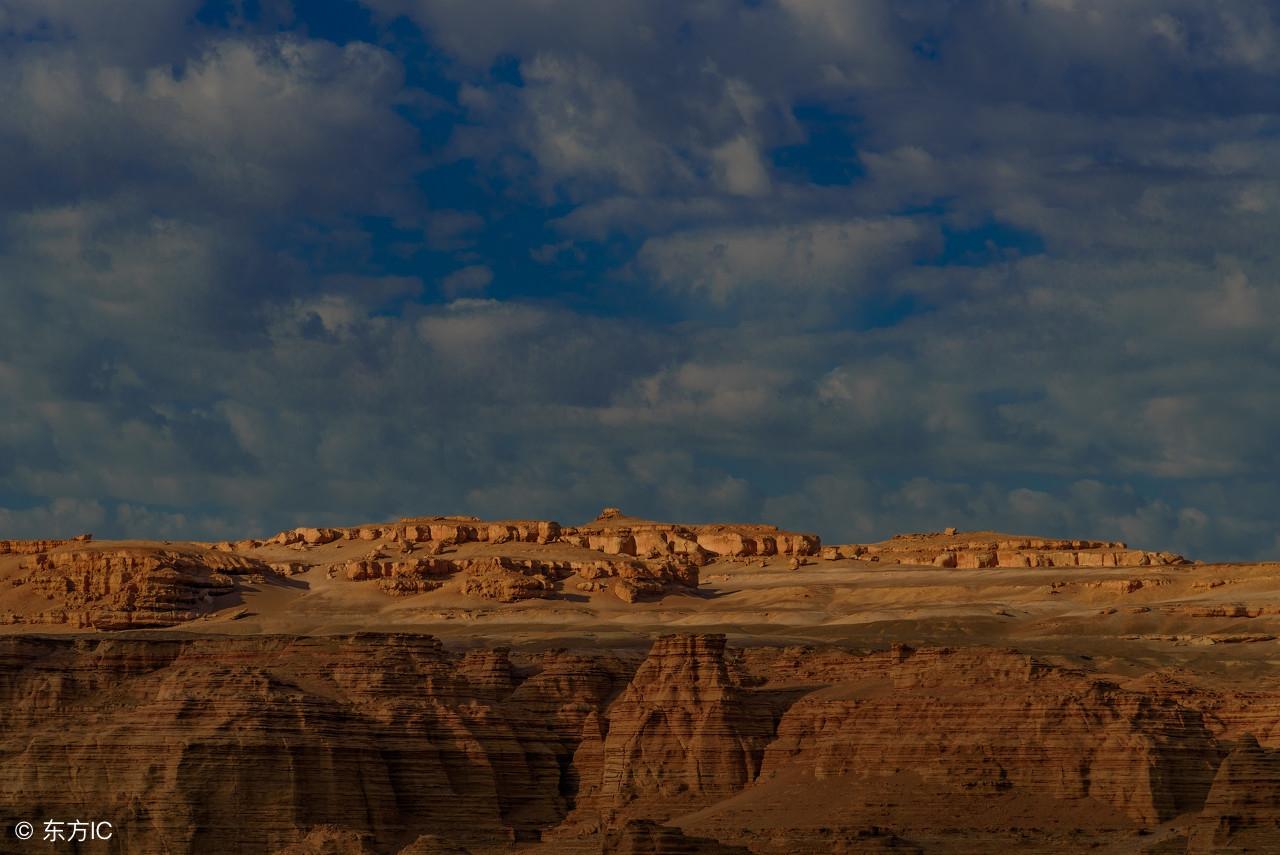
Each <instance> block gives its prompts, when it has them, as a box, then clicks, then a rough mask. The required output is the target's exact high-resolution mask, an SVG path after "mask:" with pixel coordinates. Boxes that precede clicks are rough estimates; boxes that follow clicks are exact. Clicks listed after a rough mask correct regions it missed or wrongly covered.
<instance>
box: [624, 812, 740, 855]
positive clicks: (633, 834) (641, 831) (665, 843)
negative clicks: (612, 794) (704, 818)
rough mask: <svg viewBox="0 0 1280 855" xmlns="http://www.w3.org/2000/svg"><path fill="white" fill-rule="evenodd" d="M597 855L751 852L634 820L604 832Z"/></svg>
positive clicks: (719, 854) (711, 854)
mask: <svg viewBox="0 0 1280 855" xmlns="http://www.w3.org/2000/svg"><path fill="white" fill-rule="evenodd" d="M600 855H751V850H750V849H747V848H746V847H745V846H726V845H725V844H723V843H720V842H719V841H716V840H708V839H707V838H705V837H690V836H687V835H685V833H684V832H682V831H681V830H680V829H678V828H672V827H671V826H667V825H660V824H658V823H656V822H653V821H652V820H647V819H637V820H631V821H629V822H627V823H625V824H624V825H623V826H622V827H621V828H617V829H613V830H610V831H607V832H605V834H604V839H603V840H602V841H601V843H600Z"/></svg>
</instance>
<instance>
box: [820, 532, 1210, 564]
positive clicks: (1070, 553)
mask: <svg viewBox="0 0 1280 855" xmlns="http://www.w3.org/2000/svg"><path fill="white" fill-rule="evenodd" d="M828 550H829V551H827V552H824V555H823V557H827V558H831V559H838V558H859V559H863V560H867V561H882V562H892V563H898V564H918V565H933V566H935V567H944V568H961V569H982V568H988V567H1003V568H1018V567H1147V566H1155V565H1170V564H1184V563H1189V562H1187V560H1186V559H1185V558H1183V557H1182V556H1180V555H1176V554H1174V553H1172V552H1151V551H1147V550H1141V549H1129V548H1128V547H1127V546H1126V545H1125V544H1124V543H1120V542H1116V541H1105V540H1061V539H1053V538H1043V537H1020V536H1016V535H1008V534H996V533H992V532H958V533H957V532H955V531H954V530H953V529H948V530H947V531H946V532H934V533H929V534H899V535H895V536H893V537H892V538H890V539H889V540H885V541H881V542H879V543H865V544H864V543H851V544H845V545H841V546H835V547H828Z"/></svg>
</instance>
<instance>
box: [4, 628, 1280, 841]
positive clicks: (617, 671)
mask: <svg viewBox="0 0 1280 855" xmlns="http://www.w3.org/2000/svg"><path fill="white" fill-rule="evenodd" d="M1219 700H1220V699H1219ZM1194 701H1195V698H1193V697H1191V696H1189V695H1188V693H1187V690H1186V688H1185V687H1178V688H1176V690H1175V689H1174V688H1170V689H1169V690H1168V691H1162V690H1160V689H1159V688H1158V686H1157V687H1155V688H1149V689H1146V690H1143V691H1135V690H1131V689H1125V688H1122V687H1121V686H1120V685H1118V684H1116V683H1115V682H1112V681H1109V680H1106V679H1101V678H1099V677H1096V676H1093V675H1091V674H1089V673H1086V672H1083V671H1080V670H1076V669H1070V668H1061V667H1054V666H1051V665H1048V664H1046V663H1044V662H1040V661H1038V660H1036V659H1034V658H1032V657H1028V656H1025V655H1021V654H1018V653H1016V652H1012V651H1004V650H992V649H967V650H963V651H950V650H947V649H942V648H930V649H922V650H911V649H909V648H905V647H896V648H894V649H891V650H888V651H880V652H875V653H867V654H854V653H850V652H846V651H840V650H836V649H833V648H832V649H823V648H812V649H797V648H793V649H778V648H768V649H762V648H754V649H748V650H735V649H733V648H727V647H726V644H725V639H724V637H723V636H718V635H675V636H667V637H663V638H660V639H658V640H656V641H655V642H654V643H653V646H652V648H651V649H650V650H649V651H648V653H647V655H642V654H634V653H629V652H625V651H624V652H620V653H616V654H611V653H606V652H600V651H597V652H590V653H586V652H572V651H562V650H553V651H546V652H531V653H520V654H515V653H513V652H512V651H510V650H508V649H505V648H496V649H483V648H477V649H470V650H449V649H446V648H445V647H444V646H443V645H442V644H441V643H440V642H438V641H436V640H435V639H433V638H431V637H429V636H421V635H408V634H390V635H388V634H356V635H348V636H332V637H273V636H255V637H247V638H230V637H224V638H214V637H192V636H188V637H180V636H174V637H167V638H162V637H156V636H154V635H152V636H147V637H143V636H137V635H133V636H121V637H103V636H86V637H78V638H76V637H64V638H47V637H37V636H7V637H3V638H0V764H3V768H4V769H5V770H6V774H5V776H3V777H2V778H0V821H3V822H4V823H6V824H7V825H9V826H11V825H12V823H14V822H16V821H18V820H20V819H29V820H34V819H36V818H41V819H43V818H45V817H65V818H73V817H88V816H92V817H94V818H98V819H106V820H109V821H111V822H112V823H113V824H114V826H115V829H116V835H115V837H114V838H113V840H112V841H110V842H109V843H107V844H103V845H102V848H101V849H100V850H95V851H104V852H111V853H143V855H152V853H155V855H159V853H167V854H168V855H173V854H174V853H202V852H214V851H219V852H246V853H277V852H287V853H295V855H296V853H306V852H320V851H330V852H346V851H351V852H367V853H399V852H404V853H414V852H444V851H468V852H472V853H481V852H498V851H512V847H515V848H516V849H520V848H531V850H536V851H539V852H573V851H592V852H600V851H606V852H637V853H638V852H647V851H652V852H664V851H670V852H703V851H706V852H716V853H726V852H746V851H755V852H782V851H797V852H801V851H823V849H822V847H827V848H826V850H825V851H837V850H839V849H840V846H844V847H845V849H846V850H847V851H878V850H876V849H875V846H888V847H890V848H899V847H907V849H908V851H910V847H912V846H915V845H917V843H912V842H911V841H912V840H913V839H917V842H919V839H920V838H922V837H928V836H929V834H931V833H932V832H931V829H934V828H935V827H936V826H937V824H938V815H939V806H938V802H937V801H936V796H937V794H939V793H948V792H950V793H953V794H955V798H961V797H963V798H965V799H970V800H974V799H976V800H978V802H977V803H984V804H985V803H989V804H991V805H1000V804H1004V803H1006V802H1007V801H1008V799H1010V798H1015V797H1026V798H1029V799H1033V800H1034V801H1035V802H1036V804H1038V805H1040V806H1041V807H1042V808H1043V809H1044V810H1045V811H1046V815H1047V814H1048V813H1051V812H1052V811H1050V810H1049V807H1048V806H1051V805H1058V806H1059V808H1061V810H1062V811H1065V812H1067V813H1068V814H1070V812H1071V811H1079V812H1081V813H1082V814H1083V813H1089V812H1091V813H1092V815H1093V816H1095V817H1101V819H1098V820H1096V822H1095V824H1097V825H1098V828H1099V829H1100V830H1099V831H1098V832H1097V833H1098V834H1104V835H1111V837H1112V838H1115V839H1129V837H1133V839H1134V840H1135V841H1136V840H1138V839H1139V838H1138V837H1136V836H1134V835H1140V834H1141V831H1142V830H1143V829H1152V828H1155V827H1157V826H1160V825H1161V824H1162V823H1170V822H1173V821H1175V820H1178V821H1185V823H1186V825H1187V828H1188V829H1189V831H1188V834H1189V836H1187V837H1186V838H1185V839H1184V838H1181V837H1175V838H1174V843H1173V845H1174V846H1175V849H1176V850H1177V851H1193V852H1197V853H1198V852H1217V851H1237V850H1236V849H1228V848H1223V847H1229V846H1232V845H1237V844H1238V846H1243V847H1246V848H1245V849H1239V851H1246V849H1247V846H1249V845H1253V846H1257V845H1260V844H1259V843H1258V842H1257V841H1270V840H1272V839H1273V837H1274V828H1275V820H1276V817H1277V816H1280V760H1277V759H1276V757H1277V756H1280V755H1277V754H1273V752H1272V751H1271V750H1269V749H1266V748H1263V747H1261V746H1259V745H1258V743H1257V741H1256V740H1253V739H1252V738H1251V737H1245V736H1240V735H1236V736H1232V737H1230V738H1228V737H1227V736H1226V735H1225V734H1224V733H1223V731H1222V728H1221V726H1220V725H1219V724H1213V723H1212V722H1210V721H1208V720H1207V719H1206V717H1205V714H1204V712H1202V711H1201V709H1200V708H1199V707H1198V706H1197V704H1196V703H1195V702H1194ZM1253 703H1254V707H1255V708H1254V709H1253V711H1252V712H1251V716H1252V719H1251V720H1252V721H1253V722H1255V723H1256V724H1258V725H1259V726H1262V725H1266V724H1267V723H1268V721H1270V725H1271V726H1272V727H1274V725H1275V721H1274V719H1276V718H1277V717H1280V704H1272V705H1271V706H1270V707H1267V706H1266V705H1265V704H1263V703H1262V702H1261V701H1259V699H1258V698H1255V699H1254V701H1253ZM1215 721H1216V719H1215ZM1211 724H1213V726H1212V727H1211V726H1210V725H1211ZM796 781H800V782H806V781H807V782H808V783H807V784H804V786H805V787H808V788H809V791H810V792H811V793H814V794H816V793H819V792H821V791H822V790H823V788H827V787H833V788H835V789H836V790H838V791H839V792H847V793H850V794H856V795H857V797H858V798H862V799H865V798H867V797H869V796H874V795H875V794H877V793H879V792H882V791H884V792H887V791H889V789H890V788H892V787H893V786H897V784H894V783H893V782H899V783H900V782H902V781H908V782H911V783H910V787H909V788H908V789H907V790H905V791H904V792H906V793H907V795H906V796H903V797H902V798H901V800H900V801H901V803H900V804H897V805H896V807H895V808H894V810H895V811H896V813H894V814H893V815H894V816H895V817H896V819H895V820H894V822H895V823H896V826H897V827H895V828H880V827H873V826H871V825H867V824H862V825H860V824H859V821H854V820H848V822H847V824H846V826H845V827H842V826H840V822H841V821H840V820H839V818H838V817H835V816H830V815H826V816H823V817H821V818H819V819H815V820H814V821H813V822H809V823H807V824H806V821H805V820H803V809H802V807H799V806H797V807H796V808H795V809H794V810H792V811H791V815H790V816H788V817H784V818H783V820H777V821H775V822H776V824H780V825H779V827H778V828H775V829H774V830H773V832H772V833H771V834H770V835H766V836H764V837H752V836H751V835H750V834H749V833H748V831H747V830H746V825H748V824H749V823H747V822H746V821H745V820H743V821H741V822H738V824H737V825H735V821H728V820H726V819H725V818H724V816H727V814H725V815H719V816H720V818H719V819H716V818H715V817H716V816H718V814H716V812H717V811H721V810H722V809H727V808H723V806H730V807H731V806H733V805H734V804H737V803H740V802H743V800H748V801H749V800H750V799H752V798H759V799H763V801H762V802H761V803H762V804H767V805H769V806H770V807H771V809H774V810H776V809H777V805H778V804H779V803H781V802H784V801H785V799H782V798H781V797H780V796H778V795H777V794H778V793H779V792H781V791H780V790H778V789H777V788H778V787H780V786H783V785H784V784H786V783H787V782H796ZM840 788H844V789H840ZM912 789H914V790H915V791H916V792H917V793H918V795H917V796H916V797H915V798H916V801H915V802H913V801H912V797H911V795H910V793H911V792H912ZM699 811H701V812H702V813H697V812H699ZM681 816H694V817H702V820H700V821H702V822H703V823H704V824H703V825H702V826H699V827H698V828H697V829H693V830H690V829H689V828H686V829H685V830H684V831H681V830H680V829H678V828H675V827H674V825H678V824H679V823H681V822H683V820H681V819H680V817H681ZM913 817H915V819H913ZM965 821H966V820H965V818H964V817H959V818H957V817H951V818H950V819H949V820H948V822H950V823H952V824H953V825H955V824H957V823H958V824H960V825H961V826H963V823H964V822H965ZM744 823H745V824H744ZM1099 823H1100V824H1099ZM686 824H688V823H686ZM696 824H697V823H694V825H696ZM740 826H741V827H740ZM708 828H709V829H711V830H712V833H708V832H707V829H708ZM833 828H834V830H835V831H836V832H839V833H840V834H843V835H844V837H842V838H840V839H842V840H847V841H853V842H851V843H844V844H840V846H837V845H835V844H834V843H832V842H831V841H832V839H833V838H831V837H830V835H831V834H832V833H833ZM974 833H975V834H978V833H979V832H977V831H975V832H974ZM1027 833H1028V834H1031V835H1032V837H1031V838H1030V839H1031V842H1032V843H1035V842H1036V841H1037V840H1039V841H1040V843H1041V844H1043V846H1044V847H1048V848H1045V849H1043V851H1053V847H1055V846H1056V847H1059V850H1060V851H1068V850H1069V847H1068V848H1067V849H1061V845H1062V843H1063V841H1062V839H1060V838H1058V837H1055V836H1054V835H1055V834H1057V832H1055V831H1054V830H1053V829H1052V828H1050V827H1048V825H1046V827H1045V828H1042V829H1032V830H1031V831H1029V832H1027ZM1036 834H1039V835H1041V837H1040V838H1036V837H1035V836H1034V835H1036ZM1268 835H1270V836H1268ZM713 838H719V839H718V840H717V839H713ZM885 841H889V842H885ZM893 841H898V842H897V843H893ZM1251 841H1252V843H1251ZM924 843H926V844H929V843H930V841H928V840H926V841H924ZM944 843H945V841H944ZM891 844H892V845H891ZM1268 845H1269V844H1268ZM849 847H853V848H849ZM1187 847H1190V849H1188V848H1187ZM928 851H951V850H949V849H948V848H947V847H946V845H943V844H938V843H937V841H933V843H932V844H930V848H929V849H928ZM957 851H958V850H957ZM1028 851H1035V850H1034V847H1033V848H1032V849H1030V850H1028ZM1134 851H1137V850H1134ZM1161 851H1164V850H1161ZM1170 851H1173V850H1170ZM1247 851H1256V850H1254V849H1248V850H1247Z"/></svg>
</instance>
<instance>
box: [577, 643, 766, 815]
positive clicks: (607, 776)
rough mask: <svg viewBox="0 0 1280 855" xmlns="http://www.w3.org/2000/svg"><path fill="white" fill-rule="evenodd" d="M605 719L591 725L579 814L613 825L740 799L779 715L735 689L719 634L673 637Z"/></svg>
mask: <svg viewBox="0 0 1280 855" xmlns="http://www.w3.org/2000/svg"><path fill="white" fill-rule="evenodd" d="M606 717H607V719H608V730H607V732H604V730H603V728H602V727H601V725H600V720H599V719H596V720H594V721H589V722H587V727H586V732H585V733H584V735H583V743H582V746H581V747H580V749H579V751H580V752H581V754H582V757H581V762H580V764H579V765H581V766H583V767H586V768H589V769H591V770H593V771H594V770H595V769H597V768H598V769H599V776H598V778H591V779H589V778H587V777H584V778H583V783H582V793H581V795H580V797H579V805H580V806H582V807H584V808H586V809H587V810H594V811H596V812H597V813H599V814H600V815H601V816H602V817H603V818H604V819H605V821H606V822H607V821H608V820H609V819H610V818H611V817H612V816H613V815H615V814H618V813H620V812H621V813H634V811H635V809H636V807H637V805H641V806H644V807H645V808H646V809H649V810H652V809H655V807H657V806H660V805H662V804H670V803H673V802H678V803H679V804H680V805H681V806H683V807H685V808H688V807H689V806H690V805H694V804H698V803H700V802H704V801H706V800H708V799H715V798H721V797H724V796H726V795H728V794H731V793H734V792H736V791H738V790H740V789H742V788H743V787H744V786H746V785H747V784H748V783H750V782H751V781H752V780H754V779H755V777H756V775H757V774H758V772H759V770H760V764H761V761H762V760H763V757H764V751H765V746H766V745H767V744H768V742H769V741H770V739H771V738H772V736H773V729H774V723H775V722H774V712H773V710H772V709H771V708H770V707H769V706H768V705H767V704H764V703H762V702H761V701H760V699H758V698H756V697H754V696H752V694H751V693H750V692H748V691H747V690H745V689H743V688H742V687H740V686H738V685H736V684H735V683H734V681H733V680H732V679H731V677H730V673H729V670H728V667H727V665H726V662H725V639H724V636H721V635H671V636H664V637H662V638H659V639H658V640H657V641H655V642H654V644H653V647H652V648H651V649H650V651H649V655H648V657H647V658H646V659H645V661H644V662H643V663H642V664H641V665H640V668H639V669H638V670H637V671H636V673H635V676H634V677H632V679H631V682H630V683H629V684H628V686H627V688H626V689H625V690H624V691H623V693H622V694H621V695H620V696H619V697H618V699H617V700H616V701H615V702H614V703H613V704H611V705H610V706H609V709H608V712H607V716H606Z"/></svg>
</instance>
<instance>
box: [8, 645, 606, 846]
mask: <svg viewBox="0 0 1280 855" xmlns="http://www.w3.org/2000/svg"><path fill="white" fill-rule="evenodd" d="M486 657H489V658H486ZM503 657H505V654H503V653H501V652H498V653H494V654H483V655H481V654H472V655H471V656H470V657H468V658H467V659H464V660H462V661H461V662H460V661H459V658H458V657H457V655H455V654H451V653H448V652H446V651H445V650H444V649H443V648H442V647H441V646H440V644H439V643H438V642H436V641H435V640H433V639H431V638H428V637H423V636H395V635H390V636H388V635H358V636H347V637H329V638H313V639H301V638H300V639H284V638H246V639H232V638H223V639H212V638H206V639H194V640H193V639H187V640H163V639H157V640H153V641H143V640H136V639H135V640H127V639H118V640H91V641H84V642H77V641H70V640H67V641H60V640H52V639H37V638H13V637H9V638H0V763H3V764H4V767H5V769H6V774H5V776H4V777H3V780H0V817H3V818H13V819H17V818H21V817H27V816H32V815H35V814H40V815H41V816H44V815H48V816H69V817H70V816H85V815H91V816H94V817H100V818H104V819H106V818H109V819H110V820H111V821H112V822H113V824H114V826H115V829H116V837H115V839H114V840H113V842H112V843H111V844H110V845H104V846H103V847H102V851H104V852H111V853H126V852H127V853H136V855H151V853H162V852H163V853H171V854H174V853H204V852H241V853H270V852H276V851H278V850H280V849H285V848H286V847H290V846H295V845H298V846H302V847H304V848H302V849H301V850H298V851H303V852H307V851H312V850H313V849H315V848H316V847H321V849H320V851H332V849H330V850H326V849H324V848H323V847H325V846H330V845H331V844H332V845H333V846H338V845H341V846H347V845H354V846H357V847H359V846H367V847H368V848H369V849H371V850H372V851H374V852H377V853H380V855H381V854H382V853H387V852H396V851H398V850H400V849H401V848H404V847H406V846H409V845H411V844H415V842H416V841H421V838H422V837H423V836H424V835H436V836H437V837H438V838H439V839H440V840H444V841H448V842H449V843H450V844H452V845H468V844H469V843H480V844H484V845H486V846H498V845H501V846H504V847H505V845H506V844H507V842H508V841H510V840H511V839H513V838H514V839H530V838H536V836H537V834H538V830H539V829H542V828H547V827H551V826H554V825H555V824H556V823H557V822H558V821H559V820H560V818H561V817H563V816H564V814H565V813H566V811H567V810H568V809H569V807H570V802H571V799H572V796H573V789H574V788H573V785H572V784H571V783H570V782H571V781H572V778H571V776H570V775H569V774H568V770H569V765H570V762H569V761H570V759H571V757H572V755H573V752H574V750H575V749H576V747H577V741H578V739H579V738H580V733H581V726H582V717H583V715H584V712H583V711H584V710H597V709H600V708H601V707H602V706H603V705H604V703H605V701H606V697H607V695H608V694H609V693H610V692H612V691H613V687H614V686H615V685H616V684H618V682H619V681H620V680H621V681H625V672H626V670H627V666H625V665H624V664H623V663H621V662H620V661H618V660H612V659H610V658H609V657H607V656H599V657H595V659H594V661H593V662H592V663H591V666H590V667H586V668H584V667H582V664H583V663H582V662H581V660H580V658H579V657H572V656H568V657H566V658H565V659H564V661H563V662H560V661H558V660H557V655H556V654H542V655H540V656H539V657H537V658H535V659H534V660H532V661H530V662H528V663H527V665H526V666H525V667H524V668H522V669H521V671H520V673H517V671H516V670H515V669H513V668H511V667H510V666H509V664H506V665H504V664H503V661H502V660H503ZM504 672H505V674H504ZM620 672H621V673H620ZM321 826H324V827H327V828H325V829H322V830H321V831H319V832H317V831H315V829H317V827H321ZM429 842H430V841H426V842H422V843H421V845H420V846H419V849H421V850H423V851H432V850H431V848H429V847H428V846H427V843H429ZM307 847H311V848H307ZM287 851H292V850H287ZM337 851H345V850H341V849H339V850H337ZM354 851H362V850H361V849H359V848H357V849H355V850H354Z"/></svg>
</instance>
